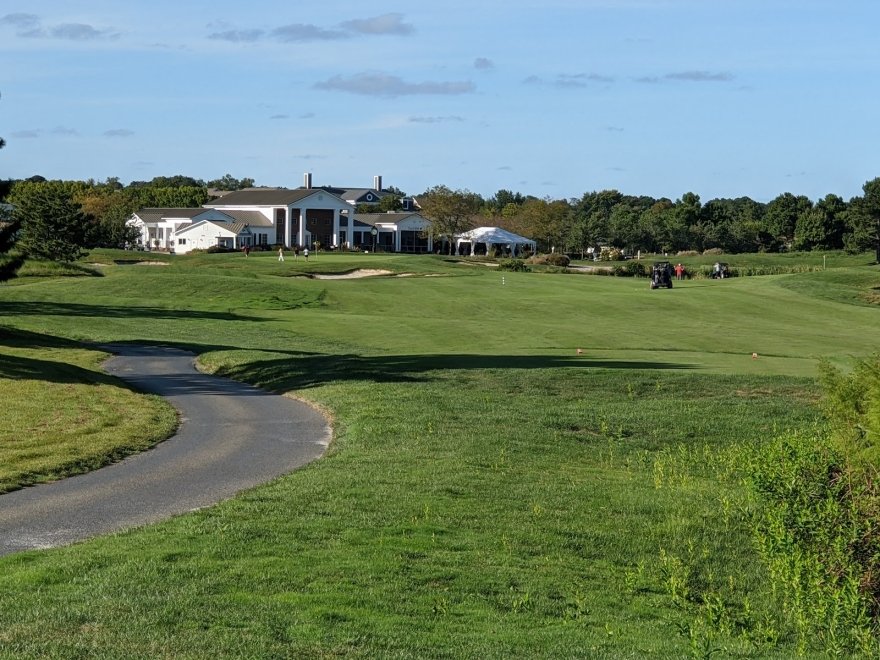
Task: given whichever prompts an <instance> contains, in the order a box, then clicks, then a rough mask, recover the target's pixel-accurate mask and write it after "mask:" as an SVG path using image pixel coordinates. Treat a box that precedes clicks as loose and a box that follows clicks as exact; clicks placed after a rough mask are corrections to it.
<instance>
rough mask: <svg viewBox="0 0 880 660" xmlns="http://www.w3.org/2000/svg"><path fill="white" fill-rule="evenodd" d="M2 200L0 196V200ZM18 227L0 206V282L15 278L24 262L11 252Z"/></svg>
mask: <svg viewBox="0 0 880 660" xmlns="http://www.w3.org/2000/svg"><path fill="white" fill-rule="evenodd" d="M5 146H6V140H4V139H3V138H2V137H0V149H2V148H3V147H5ZM2 199H3V197H2V196H0V200H2ZM20 226H21V223H19V222H18V221H17V220H14V219H13V217H12V213H11V212H10V210H9V209H8V208H7V207H6V206H0V282H5V281H6V280H10V279H12V278H13V277H15V273H16V272H18V269H19V268H21V264H22V263H23V261H24V257H23V256H22V255H21V254H20V253H16V252H14V251H13V248H14V247H15V240H16V238H17V237H18V230H19V228H20Z"/></svg>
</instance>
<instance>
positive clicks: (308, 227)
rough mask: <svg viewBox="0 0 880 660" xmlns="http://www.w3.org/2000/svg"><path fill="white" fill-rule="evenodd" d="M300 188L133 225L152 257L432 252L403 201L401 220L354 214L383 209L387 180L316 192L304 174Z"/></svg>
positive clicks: (138, 219)
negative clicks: (246, 251)
mask: <svg viewBox="0 0 880 660" xmlns="http://www.w3.org/2000/svg"><path fill="white" fill-rule="evenodd" d="M303 184H304V185H303V186H301V187H299V188H294V189H289V188H249V189H245V190H238V191H235V192H230V193H227V194H224V195H222V196H221V197H219V198H217V199H214V200H212V201H210V202H208V203H206V204H204V205H203V206H202V207H200V208H185V209H171V208H144V209H139V210H138V211H136V212H135V213H134V214H133V215H132V217H131V218H130V219H129V221H128V224H129V225H131V226H133V227H136V228H137V229H138V230H139V232H140V245H142V246H143V247H145V248H147V249H150V250H162V251H168V252H175V253H177V254H185V253H187V252H189V251H191V250H196V249H198V250H204V249H208V248H211V247H215V246H217V247H223V248H228V249H231V250H236V249H242V248H244V247H245V246H249V247H259V246H266V247H268V246H273V245H279V246H284V247H285V248H293V247H309V248H315V247H318V246H320V247H321V248H323V249H363V250H370V251H372V250H382V251H386V252H411V253H422V252H432V251H433V247H434V246H433V241H432V239H431V237H430V234H429V231H428V230H429V229H430V223H429V221H428V220H427V219H425V218H424V217H423V216H421V215H420V214H419V213H418V212H417V211H416V210H413V209H414V204H413V200H412V199H410V198H404V199H403V200H401V202H402V204H403V208H404V209H405V210H404V211H403V212H394V213H366V214H357V213H356V209H357V205H359V204H370V205H374V204H378V203H379V202H380V201H381V200H382V199H383V198H384V197H387V196H389V195H391V194H392V193H391V192H388V191H386V190H383V189H382V177H379V176H377V177H374V179H373V187H372V188H332V187H329V186H328V187H312V176H311V174H310V173H307V174H306V175H305V177H304V182H303Z"/></svg>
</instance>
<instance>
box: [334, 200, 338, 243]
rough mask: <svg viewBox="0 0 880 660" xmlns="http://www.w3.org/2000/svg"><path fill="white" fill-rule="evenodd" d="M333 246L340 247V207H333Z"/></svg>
mask: <svg viewBox="0 0 880 660" xmlns="http://www.w3.org/2000/svg"><path fill="white" fill-rule="evenodd" d="M333 247H335V248H338V247H339V209H333Z"/></svg>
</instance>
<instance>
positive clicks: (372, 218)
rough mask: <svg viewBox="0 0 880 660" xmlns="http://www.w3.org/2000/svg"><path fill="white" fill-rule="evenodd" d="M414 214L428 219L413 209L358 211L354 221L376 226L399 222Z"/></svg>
mask: <svg viewBox="0 0 880 660" xmlns="http://www.w3.org/2000/svg"><path fill="white" fill-rule="evenodd" d="M414 215H417V216H419V217H420V218H422V220H426V218H425V217H424V216H422V215H420V214H418V213H415V212H413V211H409V212H403V213H357V214H355V216H354V221H355V222H360V223H361V224H364V225H370V226H374V225H376V224H378V223H382V222H393V223H397V222H400V221H402V220H406V219H407V218H411V217H412V216H414Z"/></svg>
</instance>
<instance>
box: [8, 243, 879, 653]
mask: <svg viewBox="0 0 880 660" xmlns="http://www.w3.org/2000/svg"><path fill="white" fill-rule="evenodd" d="M126 257H129V258H130V254H129V255H126V254H124V253H121V252H109V251H107V252H104V251H99V252H97V253H96V254H94V255H93V256H92V257H91V258H90V261H91V262H92V263H93V265H92V266H91V267H92V268H94V269H96V270H98V271H99V272H100V273H101V276H100V277H97V276H96V277H69V278H61V277H59V278H21V279H19V280H17V281H13V282H12V283H10V284H7V285H4V286H2V287H0V316H2V325H3V326H4V328H6V331H7V333H11V334H9V336H11V337H14V338H15V339H14V341H13V340H11V339H8V338H7V335H0V337H4V338H5V339H4V340H3V341H2V342H0V364H3V365H6V364H10V362H8V360H9V359H10V357H13V356H15V357H16V359H18V360H19V362H18V363H16V364H20V365H24V366H27V367H29V370H28V371H27V372H25V371H22V370H21V369H22V367H21V366H20V367H19V371H16V372H13V371H11V370H10V369H9V368H8V367H6V366H4V367H3V373H2V375H3V376H4V381H3V383H4V384H7V385H8V384H9V383H10V382H16V381H18V380H19V379H21V378H22V375H23V374H25V373H26V375H27V378H26V379H24V380H26V381H27V382H28V383H29V385H28V387H38V386H39V385H38V383H39V382H40V379H41V376H40V372H39V370H38V367H39V366H40V365H39V364H37V360H44V361H45V360H46V357H45V354H43V353H41V351H43V350H47V347H48V348H50V349H51V350H52V351H53V352H54V353H55V355H56V356H57V357H56V359H57V360H58V361H59V362H63V361H64V359H65V358H64V355H68V353H67V351H69V352H70V353H69V354H70V355H73V354H74V353H75V352H76V351H80V353H75V354H76V355H77V356H78V357H77V358H76V359H77V360H78V361H79V362H78V363H82V364H88V365H90V366H89V369H92V368H93V366H94V365H95V364H97V362H98V361H99V358H100V356H99V355H97V354H96V355H92V354H91V353H89V352H88V351H89V350H90V349H89V347H88V345H87V344H83V343H81V342H86V343H111V342H139V343H151V342H152V343H156V344H161V345H166V346H173V347H178V348H183V349H187V350H191V351H194V352H196V353H197V354H199V356H200V358H199V364H200V367H201V368H203V369H204V370H207V371H210V372H216V373H219V374H222V375H228V376H231V377H233V378H236V379H239V380H243V381H247V382H250V383H254V384H257V385H259V386H261V387H264V388H266V389H268V390H271V391H275V392H290V393H292V394H293V395H295V396H297V397H299V398H304V399H306V400H308V401H310V402H312V403H314V404H315V405H318V406H320V407H321V408H322V409H323V410H325V411H326V412H327V414H328V415H329V417H330V419H331V421H332V424H333V427H334V440H333V442H332V444H331V446H330V449H329V451H328V454H327V456H326V457H325V458H324V459H322V460H320V461H318V462H317V463H315V464H313V465H311V466H309V467H306V468H304V469H302V470H299V471H297V472H294V473H292V474H290V475H287V476H285V477H282V478H280V479H278V480H276V481H274V482H272V483H271V484H268V485H265V486H261V487H257V488H255V489H252V490H250V491H248V492H246V493H243V494H242V495H240V496H239V497H237V498H235V499H233V500H231V501H228V502H225V503H222V504H220V505H218V506H216V507H212V508H208V509H203V510H200V511H196V512H193V513H190V514H187V515H183V516H180V517H177V518H174V519H171V520H169V521H166V522H164V523H160V524H157V525H152V526H148V527H145V528H142V529H135V530H130V531H128V532H124V533H121V534H117V535H113V536H109V537H102V538H98V539H94V540H92V541H88V542H85V543H82V544H78V545H75V546H71V547H68V548H62V549H57V550H52V551H46V552H32V553H22V554H19V555H13V556H9V557H5V558H3V559H0V569H2V570H0V594H2V595H0V657H47V656H48V657H70V656H76V655H87V654H89V653H90V652H94V651H95V650H96V649H100V652H99V655H104V656H106V657H120V656H126V657H156V656H173V657H203V656H204V655H205V654H206V653H208V652H210V653H212V654H214V655H218V656H243V657H278V656H281V657H284V656H293V657H327V656H334V655H342V656H354V657H377V656H380V657H401V658H403V657H614V658H616V657H634V656H635V657H644V656H648V657H671V656H675V657H681V656H686V655H690V654H698V653H697V652H699V651H702V652H704V653H705V652H707V651H712V649H715V652H724V653H725V654H728V655H738V656H743V657H745V656H748V655H750V654H751V655H758V656H761V657H789V656H790V655H791V654H792V653H793V652H794V649H795V643H796V640H794V639H793V638H792V637H791V635H790V633H789V632H788V631H786V630H784V629H779V628H778V624H776V623H774V618H773V617H774V605H773V600H772V594H770V593H769V590H768V588H767V586H766V575H765V574H764V573H763V569H762V567H761V566H760V565H759V563H758V562H757V560H756V556H755V554H754V550H753V548H752V545H751V540H750V537H749V530H748V525H747V519H748V516H749V514H750V511H751V507H752V506H753V503H752V502H750V501H749V499H748V498H747V497H746V495H745V493H744V491H743V489H742V486H741V483H740V481H739V477H738V473H737V470H738V468H737V461H738V458H737V456H738V452H739V451H741V449H742V448H744V447H747V446H749V445H750V444H753V443H757V442H761V441H762V440H763V439H766V438H768V437H770V436H771V435H773V434H775V433H778V432H779V431H781V430H783V429H787V428H806V427H809V426H810V425H812V424H813V423H814V422H815V421H816V420H817V418H818V412H817V409H816V408H815V406H814V403H815V401H816V399H817V397H818V387H817V385H816V382H815V377H816V375H817V373H818V368H819V360H820V359H821V358H825V359H828V360H829V361H830V362H832V363H833V364H836V365H840V366H843V367H847V366H848V365H849V364H850V363H851V360H852V359H853V358H855V357H863V356H866V355H869V354H871V353H872V352H874V351H876V346H877V340H878V331H877V328H878V321H880V308H878V305H877V304H876V291H877V290H878V287H880V271H878V268H877V267H876V266H867V265H861V266H859V265H856V266H847V267H841V268H829V269H828V270H826V271H821V272H806V273H798V274H791V275H773V276H763V277H744V278H733V279H729V280H724V281H713V280H692V281H685V282H682V283H678V282H676V283H675V287H674V288H673V289H671V290H653V291H652V290H650V288H649V286H648V282H647V280H645V279H632V278H616V277H600V276H591V275H583V274H564V273H555V272H531V273H511V272H501V271H498V270H496V269H494V268H491V267H489V266H486V265H483V264H479V263H477V264H473V263H462V262H460V261H455V260H448V259H444V258H440V257H431V256H425V257H407V256H400V255H380V254H375V255H336V254H323V253H322V254H319V255H316V256H315V258H313V259H311V260H310V261H309V262H308V263H306V262H304V260H302V259H300V260H297V261H293V260H288V261H286V262H284V263H283V264H279V263H278V262H277V260H276V259H275V258H274V256H273V254H272V253H253V254H251V256H250V258H248V259H244V258H242V256H241V255H239V254H232V255H198V256H197V255H192V256H187V257H181V258H168V257H167V256H166V257H162V258H161V260H162V261H165V262H167V263H168V265H164V266H157V265H152V266H151V265H137V264H135V263H128V262H127V261H128V260H127V259H126ZM144 258H146V257H144ZM864 261H865V264H867V262H868V260H867V259H866V260H864ZM120 262H122V263H120ZM356 269H372V270H384V271H389V272H390V273H391V274H390V275H382V276H376V277H369V278H361V279H341V280H328V279H314V278H312V277H309V275H312V274H315V273H343V272H351V271H354V270H356ZM872 296H873V297H872ZM13 330H14V333H12V331H13ZM82 351H87V352H86V353H85V354H83V353H82ZM69 362H75V361H74V360H73V359H70V360H69ZM53 374H56V375H53ZM77 376H78V377H79V380H76V381H75V383H82V385H81V387H83V388H85V389H89V388H91V387H92V383H93V382H97V381H99V380H100V379H102V378H106V377H104V376H101V375H100V374H97V373H94V374H92V375H89V374H82V373H78V374H77ZM53 378H56V379H57V372H49V374H48V375H47V376H45V380H46V381H52V379H53ZM12 379H15V380H14V381H13V380H12ZM69 380H70V379H69ZM75 383H72V384H71V387H73V388H75V387H79V386H80V385H76V384H75ZM109 387H112V383H111V384H110V385H109ZM122 389H124V388H120V391H122ZM4 391H5V392H7V401H10V402H12V403H13V404H14V396H15V393H16V391H17V388H16V387H9V388H8V389H7V390H4ZM74 392H76V390H74ZM125 395H126V396H135V395H133V394H131V393H130V392H129V391H128V390H125ZM25 396H31V397H33V394H27V393H25ZM74 396H77V395H76V394H74ZM113 405H115V406H117V407H120V406H126V405H128V404H125V403H124V402H122V401H120V402H117V403H115V404H113ZM9 409H10V407H9V406H8V407H7V410H9ZM5 414H6V415H8V414H9V413H8V412H7V413H5ZM32 414H33V415H36V414H38V413H36V412H34V413H32ZM77 414H78V413H77ZM101 414H102V415H104V413H101ZM151 414H154V415H160V416H161V414H162V411H161V407H160V408H159V409H157V410H154V411H153V412H152V413H151ZM102 419H103V417H102ZM134 422H135V420H132V424H134ZM34 423H35V424H37V425H39V424H47V423H49V422H48V421H47V420H46V419H40V420H36V421H35V422H34ZM137 423H139V424H142V423H143V422H142V421H138V422H137ZM114 424H117V425H119V426H120V428H126V423H125V420H122V421H121V422H120V421H119V420H115V421H114ZM162 428H163V429H164V432H165V433H166V434H167V432H168V426H167V425H166V426H163V427H162ZM15 435H16V433H15V427H14V425H12V424H9V423H6V425H5V426H4V425H0V441H2V444H0V451H3V447H5V446H7V445H8V444H9V443H10V442H11V441H12V440H13V439H14V438H15ZM155 441H156V438H153V439H152V440H151V442H155ZM61 463H64V461H59V464H61ZM68 463H69V461H68ZM41 469H44V470H46V471H47V475H46V476H44V477H34V476H33V475H32V476H30V477H29V478H28V479H29V480H31V481H33V480H40V479H42V478H50V477H51V476H52V468H51V467H48V468H41ZM65 469H66V468H65ZM65 469H62V468H61V467H59V468H58V469H57V472H56V473H55V474H56V476H57V475H61V474H64V473H66V472H65ZM27 482H28V480H26V479H24V478H21V479H20V483H22V484H24V483H27ZM683 589H684V591H683ZM683 594H684V595H683ZM712 603H717V604H718V605H717V606H715V605H712V606H711V607H710V605H709V604H712ZM713 608H714V609H713ZM719 608H720V609H719ZM713 612H714V614H713ZM719 612H721V614H719ZM725 617H726V618H725ZM774 625H776V626H777V628H773V626H774Z"/></svg>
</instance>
